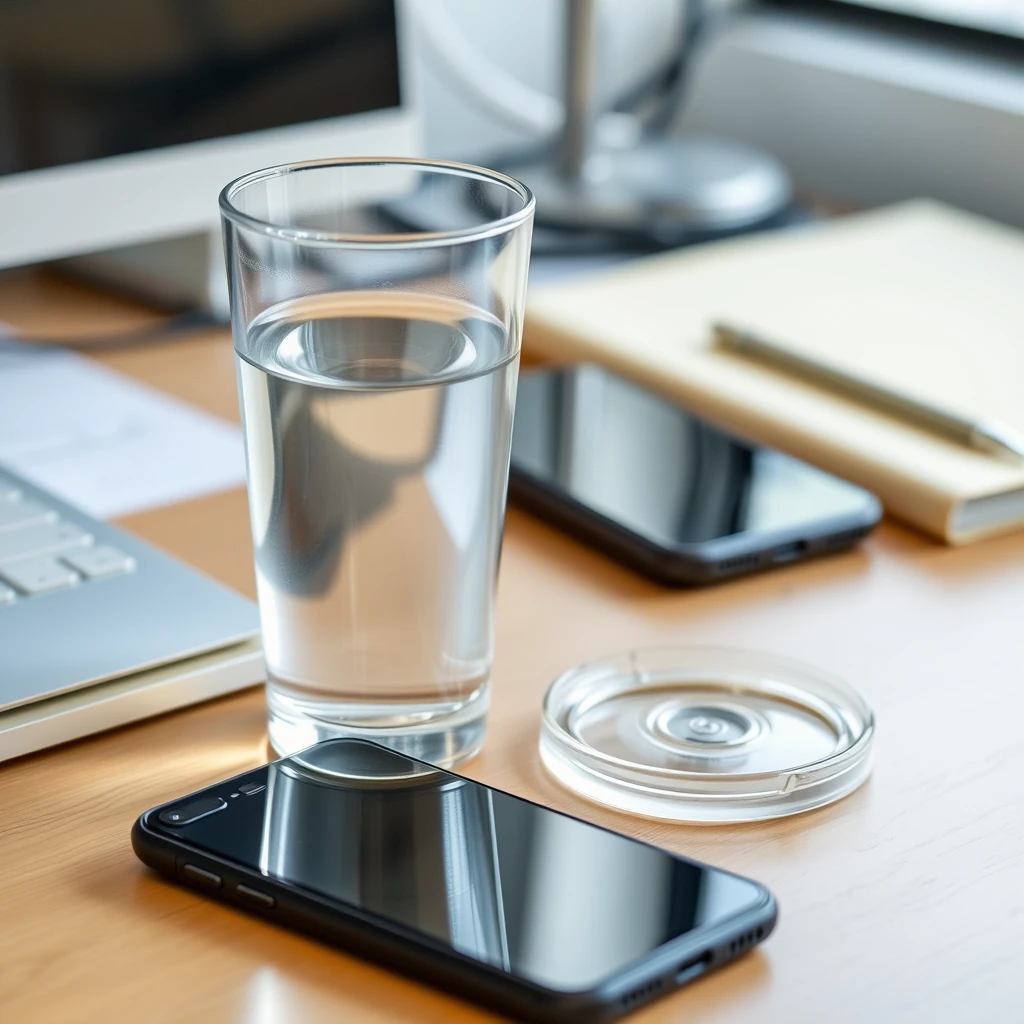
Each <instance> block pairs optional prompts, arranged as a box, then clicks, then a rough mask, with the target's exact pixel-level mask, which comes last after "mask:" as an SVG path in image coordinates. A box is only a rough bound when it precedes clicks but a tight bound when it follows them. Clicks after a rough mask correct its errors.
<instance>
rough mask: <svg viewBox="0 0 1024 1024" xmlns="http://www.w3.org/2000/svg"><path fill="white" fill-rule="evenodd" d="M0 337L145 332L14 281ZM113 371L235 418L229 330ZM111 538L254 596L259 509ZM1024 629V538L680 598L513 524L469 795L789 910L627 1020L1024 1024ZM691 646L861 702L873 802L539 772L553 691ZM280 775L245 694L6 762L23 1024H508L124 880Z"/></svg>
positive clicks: (203, 510) (89, 303) (230, 496)
mask: <svg viewBox="0 0 1024 1024" xmlns="http://www.w3.org/2000/svg"><path fill="white" fill-rule="evenodd" d="M43 300H45V301H43ZM41 301H42V305H40V303H41ZM0 319H7V320H12V321H15V322H17V323H22V324H29V325H34V326H36V327H39V328H42V329H54V325H56V326H57V327H61V326H63V328H64V329H67V327H68V325H69V324H74V325H76V326H78V325H79V324H83V325H84V324H86V323H88V324H89V325H91V326H90V328H86V327H84V326H81V327H79V329H81V330H86V329H92V325H95V326H106V325H113V326H116V325H118V324H122V323H124V324H128V323H133V322H141V321H143V320H145V314H143V313H139V312H137V311H133V310H131V309H130V308H128V307H124V306H120V305H118V304H116V303H110V302H106V303H105V302H101V301H100V300H99V299H98V298H96V297H95V296H91V295H89V294H88V293H84V292H79V291H78V290H76V289H74V288H67V287H63V286H57V285H53V284H50V283H45V284H39V283H38V282H35V281H33V280H31V279H24V278H20V277H17V276H8V277H5V278H0ZM99 358H100V359H101V361H102V362H103V363H105V364H107V365H108V366H112V367H115V368H117V369H119V370H121V371H123V372H125V373H127V374H130V375H132V376H134V377H137V378H139V379H141V380H145V381H147V382H149V383H151V384H155V385H156V386H158V387H162V388H165V389H166V390H168V391H170V392H173V393H174V394H176V395H179V396H181V397H182V398H185V399H187V400H189V401H192V402H194V403H195V404H196V405H200V406H203V407H204V408H206V409H209V410H211V411H213V412H215V413H218V414H220V415H223V416H225V417H230V418H232V419H234V418H236V406H235V394H234V378H233V368H232V354H231V350H230V346H229V342H228V339H227V337H226V336H225V335H224V334H223V333H219V332H212V333H210V334H207V335H203V336H198V337H195V338H189V339H183V340H177V341H172V342H164V343H160V344H154V345H151V346H148V347H145V348H138V349H124V350H116V351H108V352H105V353H103V354H101V355H100V356H99ZM123 525H125V526H127V527H128V528H129V529H131V530H134V531H136V532H137V533H139V534H140V535H142V536H144V537H146V538H147V539H149V540H151V541H153V542H155V543H156V544H158V545H160V546H162V547H164V548H165V549H167V550H169V551H172V552H173V553H175V554H177V555H179V556H181V557H183V558H184V559H186V560H188V561H190V562H192V563H194V564H195V565H197V566H199V567H201V568H202V569H204V570H206V571H207V572H209V573H210V574H212V575H213V576H216V577H218V578H219V579H221V580H223V581H225V582H226V583H228V584H230V585H232V586H234V587H236V588H238V589H239V590H242V591H244V592H246V593H249V594H251V593H252V592H253V584H252V571H251V564H250V557H251V551H250V547H249V539H248V525H247V518H246V511H245V496H244V494H243V493H242V492H240V491H239V492H230V493H225V494H221V495H215V496H212V497H208V498H205V499H202V500H199V501H194V502H191V503H189V504H186V505H181V506H177V507H173V508H166V509H159V510H155V511H151V512H148V513H145V514H141V515H136V516H132V517H130V518H129V519H126V520H124V522H123ZM1022 611H1024V535H1017V536H1013V537H1008V538H1005V539H1002V540H997V541H991V542H988V543H985V544H982V545H978V546H975V547H971V548H965V549H951V548H943V547H939V546H937V545H935V544H933V543H932V542H930V541H928V540H925V539H923V538H922V537H920V536H917V535H915V534H913V533H911V532H908V531H907V530H905V529H903V528H901V527H899V526H896V525H892V524H889V523H887V524H885V525H884V526H883V527H882V528H881V529H880V530H879V531H878V532H877V533H876V534H875V535H874V536H873V537H872V538H871V539H870V540H869V541H868V542H867V543H866V544H864V545H863V546H862V547H861V548H860V549H859V550H857V551H855V552H853V553H849V554H845V555H842V556H839V557H834V558H829V559H826V560H822V561H819V562H815V563H810V564H805V565H799V566H792V567H789V568H786V569H780V570H778V571H775V572H771V573H768V574H766V575H763V576H760V577H757V578H753V579H749V580H745V581H740V582H734V583H729V584H726V585H724V586H720V587H717V588H714V589H705V590H695V591H689V592H687V591H682V592H676V591H670V590H663V589H660V588H658V587H656V586H653V585H650V584H648V583H646V582H644V581H642V580H641V579H639V578H637V577H635V576H633V575H631V574H630V573H629V572H627V571H625V570H623V569H620V568H618V567H616V566H615V565H613V564H612V563H610V562H608V561H606V560H605V559H604V558H602V557H601V556H599V555H597V554H594V553H592V552H590V551H589V550H587V549H586V548H584V547H581V546H579V545H578V544H576V543H574V542H573V541H571V540H568V539H567V538H566V537H564V536H562V535H561V534H559V533H557V532H555V531H554V530H552V529H549V528H548V527H546V526H543V525H541V524H540V523H538V522H536V521H534V520H533V519H531V518H529V517H528V516H526V515H524V514H522V513H520V512H518V511H515V510H513V511H511V512H510V514H509V518H508V530H507V538H506V543H505V549H504V556H503V562H502V572H501V584H500V593H499V599H498V622H499V626H498V641H497V660H496V663H495V669H494V703H493V711H492V718H491V726H490V733H489V737H488V740H487V744H486V747H485V750H484V752H483V753H482V754H481V755H480V756H479V757H478V758H476V759H475V760H474V761H473V762H471V763H470V764H469V765H467V767H466V771H467V773H468V774H470V775H472V776H473V777H475V778H478V779H482V780H485V781H487V782H489V783H493V784H494V785H497V786H499V787H501V788H504V789H507V790H509V791H511V792H514V793H519V794H522V795H524V796H528V797H531V798H533V799H537V800H541V801H544V802H546V803H549V804H551V805H552V806H555V807H558V808H561V809H564V810H567V811H570V812H572V813H575V814H578V815H580V816H581V817H584V818H587V819H590V820H593V821H597V822H600V823H602V824H605V825H608V826H611V827H613V828H617V829H620V830H622V831H624V832H627V833H631V834H633V835H636V836H640V837H642V838H644V839H647V840H652V841H654V842H657V843H660V844H662V845H664V846H666V847H669V848H670V849H673V850H677V851H680V852H684V853H687V854H689V855H692V856H696V857H699V858H702V859H706V860H709V861H711V862H712V863H714V864H719V865H722V866H723V867H727V868H731V869H733V870H735V871H739V872H742V873H745V874H749V875H752V876H754V877H756V878H758V879H760V880H762V881H764V882H765V883H766V884H768V885H769V886H770V887H771V888H772V889H773V891H774V892H775V893H776V895H777V897H778V899H779V903H780V906H781V916H780V923H779V928H778V930H777V932H776V933H775V935H774V936H773V937H772V939H771V940H769V942H768V943H767V944H766V945H765V946H763V947H762V948H761V950H760V951H758V952H756V953H754V954H752V955H750V956H748V957H746V958H745V959H744V960H742V961H741V962H739V963H736V964H735V965H733V966H731V967H729V968H727V969H725V970H723V971H721V972H719V973H717V974H715V975H712V976H710V977H708V978H706V979H704V980H701V981H700V982H698V983H696V984H695V985H694V986H693V987H692V988H691V989H689V990H687V991H685V992H682V993H680V994H678V995H676V996H673V997H671V998H669V999H666V1000H663V1001H661V1002H660V1003H656V1004H654V1005H652V1006H651V1007H649V1008H648V1009H646V1010H645V1011H643V1012H640V1013H638V1014H636V1015H635V1017H633V1018H631V1019H633V1020H636V1021H637V1024H646V1022H655V1021H666V1022H667V1021H682V1020H687V1021H719V1022H728V1021H750V1020H757V1021H759V1022H760V1024H769V1022H779V1024H783V1022H785V1024H789V1022H803V1021H817V1020H829V1021H833V1022H836V1021H863V1020H878V1021H886V1022H892V1021H899V1022H904V1021H906V1022H911V1021H914V1022H916V1021H924V1020H928V1021H961V1020H963V1021H966V1020H971V1021H982V1020H1000V1021H1009V1020H1021V1019H1024V1011H1022V1010H1021V1004H1020V999H1021V996H1022V995H1024V976H1022V967H1024V962H1022V955H1021V950H1022V948H1024V938H1022V931H1021V929H1022V925H1024V738H1022V737H1024V731H1022V724H1024V685H1022V683H1024V680H1022V675H1024V673H1022V668H1024V631H1022V630H1021V628H1020V621H1021V613H1022ZM693 642H701V643H708V642H710V643H724V644H735V645H742V646H749V647H759V648H764V649H767V650H771V651H776V652H779V653H782V654H787V655H791V656H794V657H797V658H802V659H805V660H807V661H810V662H814V663H816V664H819V665H821V666H823V667H826V668H828V669H830V670H832V671H834V672H837V673H839V674H840V675H842V676H845V677H846V678H848V679H849V680H851V681H853V682H855V683H856V684H857V685H858V686H859V687H861V688H862V689H863V690H864V692H865V693H866V694H867V695H868V697H869V698H870V700H871V701H872V703H873V704H874V707H875V709H876V712H877V716H878V723H879V730H878V739H877V750H876V761H875V768H874V774H873V776H872V778H871V779H870V781H869V782H868V783H867V785H866V786H864V787H863V788H862V789H861V790H860V791H858V792H857V793H855V794H853V795H852V796H850V797H849V798H847V799H846V800H844V801H842V802H841V803H839V804H837V805H834V806H832V807H829V808H826V809H824V810H821V811H817V812H814V813H812V814H809V815H805V816H803V817H797V818H791V819H787V820H784V821H780V822H775V823H770V824H759V825H748V826H742V827H732V826H730V827H711V828H706V827H704V828H702V827H685V826H678V825H662V824H657V823H652V822H647V821H641V820H637V819H633V818H629V817H626V816H623V815H618V814H615V813H613V812H610V811H603V810H601V809H598V808H595V807H593V806H591V805H589V804H587V803H585V802H583V801H581V800H578V799H576V798H575V797H573V796H572V795H571V794H569V793H568V792H564V791H562V790H561V789H560V788H559V787H558V786H557V785H555V784H554V783H553V782H551V781H550V780H549V779H547V778H546V777H545V776H544V775H543V774H542V772H541V769H540V767H539V764H538V760H537V753H536V738H537V725H538V708H539V705H540V700H541V695H542V694H543V692H544V689H545V687H546V686H547V684H548V682H549V681H550V680H551V679H552V678H553V677H554V676H555V675H557V674H558V673H559V672H560V671H561V670H562V669H564V668H566V667H567V666H569V665H571V664H573V663H575V662H578V661H580V660H582V659H587V658H593V657H595V656H598V655H601V654H605V653H610V652H614V651H617V650H620V649H623V648H628V647H630V646H635V645H645V644H664V643H693ZM0 657H2V652H0ZM264 754H265V750H264V722H263V698H262V693H261V692H260V691H258V690H254V691H249V692H247V693H244V694H242V695H239V696H235V697H231V698H227V699H223V700H219V701H216V702H213V703H210V704H207V705H205V706H201V707H197V708H194V709H191V710H187V711H184V712H181V713H178V714H173V715H168V716H165V717H163V718H161V719H158V720H156V721H151V722H148V723H144V724H140V725H137V726H134V727H130V728H125V729H121V730H118V731H116V732H113V733H109V734H107V735H104V736H101V737H97V738H94V739H91V740H87V741H83V742H80V743H76V744H73V745H70V746H67V747H64V748H62V749H59V750H54V751H50V752H47V753H43V754H40V755H36V756H33V757H28V758H24V759H22V760H20V761H17V762H13V763H10V764H6V765H0V865H2V869H3V870H2V871H0V913H2V922H0V1019H2V1020H3V1021H4V1022H5V1024H14V1022H16V1021H17V1022H21V1021H32V1022H39V1021H44V1022H49V1021H86V1020H88V1021H94V1020H95V1021H99V1020H117V1021H120V1020H134V1019H146V1020H149V1021H165V1020H166V1021H178V1020H189V1021H230V1022H239V1024H284V1022H293V1021H307V1020H308V1021H331V1022H335V1021H346V1022H360V1024H361V1022H385V1021H437V1022H441V1021H467V1022H468V1021H483V1020H487V1019H495V1018H494V1017H493V1016H491V1015H489V1014H487V1013H485V1012H482V1011H480V1010H478V1009H476V1008H474V1007H472V1006H470V1005H468V1004H464V1003H461V1002H458V1001H456V1000H453V999H450V998H448V997H447V996H445V995H444V994H442V993H440V992H437V991H435V990H433V989H431V988H428V987H427V986H423V985H419V984H416V983H414V982H411V981H407V980H405V979H403V978H401V977H399V976H397V975H393V974H391V973H389V972H387V971H386V970H383V969H381V968H378V967H375V966H372V965H369V964H367V963H364V962H363V961H361V960H359V959H358V958H356V957H353V956H348V955H345V954H343V953H340V952H337V951H335V950H333V949H329V948H327V947H325V946H322V945H319V944H317V943H315V942H313V941H310V940H307V939H304V938H302V937H300V936H297V935H292V934H289V933H288V932H285V931H283V930H280V929H277V928H275V927H273V926H271V925H269V924H264V923H262V922H260V921H257V920H255V919H252V918H249V917H246V916H244V915H242V914H240V913H237V912H235V911H233V910H230V909H228V908H226V907H221V906H218V905H216V904H214V903H211V902H208V901H206V900H204V899H202V898H201V897H199V896H195V895H192V894H191V893H189V892H186V891H184V890H181V889H178V888H175V887H174V886H172V885H169V884H167V883H165V882H163V881H161V880H159V879H158V878H157V877H155V876H154V875H152V874H150V873H149V872H148V871H147V870H146V869H145V868H143V866H142V865H141V864H140V863H139V862H138V861H136V860H135V858H134V856H133V854H132V851H131V847H130V845H129V840H128V833H129V829H130V827H131V824H132V822H133V820H134V819H135V817H136V816H137V815H138V814H139V813H140V812H141V811H143V810H145V809H146V808H147V807H150V806H152V805H153V804H156V803H159V802H161V801H164V800H168V799H172V798H174V797H176V796H179V795H181V794H183V793H185V792H187V791H190V790H193V789H195V788H197V787H200V786H203V785H206V784H208V783H212V782H214V781H215V780H217V779H219V778H221V777H224V776H227V775H230V774H233V773H235V772H239V771H242V770H243V769H245V768H248V767H250V766H254V765H256V764H258V763H259V762H260V761H261V760H262V759H263V758H264Z"/></svg>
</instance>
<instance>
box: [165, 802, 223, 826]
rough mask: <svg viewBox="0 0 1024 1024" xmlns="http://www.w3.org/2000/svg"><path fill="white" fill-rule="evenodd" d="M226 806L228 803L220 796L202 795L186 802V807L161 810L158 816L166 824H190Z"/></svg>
mask: <svg viewBox="0 0 1024 1024" xmlns="http://www.w3.org/2000/svg"><path fill="white" fill-rule="evenodd" d="M225 807H227V803H226V802H225V801H224V800H222V799H221V798H220V797H219V796H207V797H200V798H199V799H198V800H193V801H192V802H191V803H189V804H185V806H184V807H176V808H175V809H174V810H173V811H161V812H160V814H159V815H158V817H159V819H160V821H162V822H163V823H164V824H165V825H178V826H180V825H188V824H190V823H191V822H193V821H198V820H199V819H200V818H205V817H206V816H207V815H208V814H215V813H216V812H217V811H223V810H224V808H225Z"/></svg>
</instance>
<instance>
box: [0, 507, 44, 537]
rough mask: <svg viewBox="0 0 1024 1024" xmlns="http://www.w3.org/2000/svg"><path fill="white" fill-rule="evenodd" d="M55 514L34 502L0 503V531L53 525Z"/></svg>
mask: <svg viewBox="0 0 1024 1024" xmlns="http://www.w3.org/2000/svg"><path fill="white" fill-rule="evenodd" d="M56 521H57V513H56V512H54V511H53V509H52V508H47V507H46V506H45V505H40V504H39V503H38V502H35V501H0V530H10V529H12V528H13V527H16V526H31V525H32V524H33V523H55V522H56Z"/></svg>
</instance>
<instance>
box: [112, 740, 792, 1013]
mask: <svg viewBox="0 0 1024 1024" xmlns="http://www.w3.org/2000/svg"><path fill="white" fill-rule="evenodd" d="M132 845H133V846H134V848H135V852H136V853H137V854H138V856H139V857H140V858H141V859H142V860H143V861H144V862H145V863H146V864H148V865H149V866H150V867H152V868H154V869H156V870H157V871H160V872H162V873H163V874H164V875H166V876H167V877H168V878H171V879H173V880H174V881H176V882H178V883H180V884H182V885H186V886H188V887H190V888H192V889H195V890H197V891H199V892H202V893H203V894H205V895H207V896H210V897H212V898H214V899H218V900H221V901H223V902H226V903H229V904H231V905H233V906H236V907H239V908H242V909H245V910H247V911H250V912H252V913H255V914H258V915H260V916H261V917H265V918H266V919H267V920H271V921H277V922H279V923H280V924H282V925H284V926H286V927H290V928H295V929H298V930H301V931H303V932H307V933H309V934H311V935H314V936H316V937H319V938H321V939H325V940H327V941H330V942H333V943H336V944H338V945H341V946H343V947H345V948H346V949H348V950H351V951H352V952H354V953H358V954H360V955H363V956H366V957H369V958H371V959H373V960H376V961H378V962H380V963H382V964H384V965H385V966H390V967H393V968H395V969H396V970H400V971H403V972H405V973H408V974H411V975H413V976H415V977H418V978H420V979H422V980H424V981H427V982H429V983H431V984H434V985H437V986H439V987H442V988H446V989H450V990H451V991H453V992H456V993H459V994H461V995H463V996H466V997H467V998H470V999H473V1000H476V1001H478V1002H482V1003H484V1004H486V1005H489V1006H491V1007H494V1008H496V1009H498V1010H500V1011H502V1012H504V1013H508V1014H512V1015H515V1016H518V1017H522V1018H525V1019H529V1020H542V1021H574V1022H577V1021H579V1022H583V1021H608V1020H614V1019H616V1018H618V1017H620V1016H621V1015H623V1014H625V1013H627V1012H629V1011H630V1010H632V1009H635V1008H636V1007H638V1006H640V1005H642V1004H644V1003H646V1002H648V1001H650V1000H651V999H654V998H656V997H657V996H659V995H663V994H665V993H668V992H671V991H673V990H674V989H677V988H679V987H680V986H682V985H685V984H687V983H688V982H690V981H692V980H694V979H695V978H697V977H699V976H700V975H701V974H704V973H705V972H706V971H709V970H712V969H714V968H717V967H721V966H722V965H723V964H726V963H728V962H729V961H730V960H732V959H734V958H736V957H738V956H740V955H742V954H743V953H745V952H746V951H748V950H749V949H751V948H752V947H753V946H755V945H756V944H757V943H758V942H760V941H761V940H762V939H764V938H765V937H766V936H767V935H768V933H769V932H770V931H771V930H772V927H773V925H774V923H775V916H776V909H775V902H774V900H773V898H772V896H771V894H770V893H769V892H768V890H767V889H765V888H764V887H763V886H761V885H759V884H758V883H756V882H753V881H750V880H748V879H745V878H741V877H739V876H737V875H732V874H729V873H728V872H725V871H720V870H718V869H716V868H712V867H708V866H707V865H704V864H699V863H697V862H695V861H691V860H687V859H686V858H684V857H679V856H676V855H675V854H672V853H668V852H666V851H664V850H660V849H658V848H656V847H653V846H649V845H647V844H646V843H641V842H638V841H637V840H634V839H629V838H627V837H626V836H622V835H619V834H617V833H614V832H610V831H608V830H606V829H603V828H598V827H597V826H595V825H590V824H588V823H586V822H584V821H580V820H578V819H576V818H572V817H569V816H567V815H564V814H560V813H558V812H556V811H552V810H549V809H548V808H546V807H542V806H540V805H538V804H534V803H530V802H529V801H526V800H522V799H519V798H518V797H514V796H510V795H509V794H507V793H502V792H500V791H499V790H495V789H491V788H489V787H487V786H484V785H481V784H480V783H477V782H473V781H471V780H470V779H466V778H463V777H461V776H458V775H454V774H452V773H451V772H447V771H442V770H441V769H438V768H435V767H434V766H432V765H429V764H426V763H425V762H421V761H415V760H413V759H411V758H409V757H406V756H404V755H402V754H398V753H395V752H394V751H392V750H390V749H388V748H386V747H382V746H379V745H377V744H375V743H370V742H368V741H365V740H358V739H336V740H327V741H325V742H323V743H320V744H317V745H316V746H313V747H310V748H308V749H307V750H305V751H302V752H301V753H299V754H295V755H293V756H292V757H287V758H284V759H282V760H279V761H274V762H272V763H271V764H269V765H266V766H265V767H262V768H258V769H256V770H254V771H251V772H247V773H245V774H244V775H240V776H237V777H236V778H233V779H229V780H228V781H226V782H223V783H221V784H219V785H215V786H210V787H209V788H207V789H204V790H201V791H199V792H196V793H192V794H191V795H189V796H185V797H183V798H182V799H180V800H175V801H173V802H172V803H169V804H165V805H162V806H160V807H155V808H153V809H152V810H149V811H147V812H146V813H145V814H143V815H142V816H141V817H140V818H139V820H138V821H137V822H136V823H135V826H134V828H133V830H132Z"/></svg>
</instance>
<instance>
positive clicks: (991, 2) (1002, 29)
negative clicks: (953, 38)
mask: <svg viewBox="0 0 1024 1024" xmlns="http://www.w3.org/2000/svg"><path fill="white" fill-rule="evenodd" d="M838 2H840V3H843V4H847V5H857V6H859V7H874V8H876V9H878V10H880V11H891V12H893V13H895V14H907V15H910V16H912V17H917V18H926V19H928V20H929V21H940V22H946V23H948V24H951V25H962V26H965V27H967V28H973V29H980V30H981V31H984V32H996V33H999V34H1000V35H1008V36H1021V37H1024V0H838Z"/></svg>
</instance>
